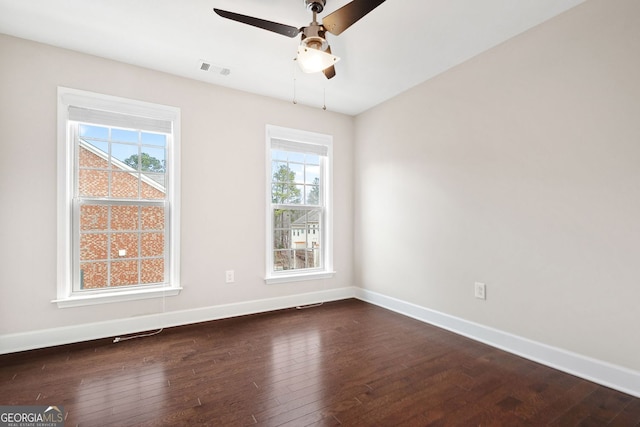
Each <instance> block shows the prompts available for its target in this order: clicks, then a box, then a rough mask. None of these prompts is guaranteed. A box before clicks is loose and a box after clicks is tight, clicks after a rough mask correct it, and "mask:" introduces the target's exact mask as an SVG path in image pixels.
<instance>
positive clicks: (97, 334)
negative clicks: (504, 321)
mask: <svg viewBox="0 0 640 427" xmlns="http://www.w3.org/2000/svg"><path fill="white" fill-rule="evenodd" d="M354 297H355V298H358V299H360V300H362V301H366V302H368V303H371V304H375V305H378V306H380V307H383V308H386V309H388V310H391V311H395V312H397V313H400V314H403V315H405V316H408V317H411V318H414V319H417V320H420V321H422V322H425V323H429V324H432V325H434V326H437V327H440V328H443V329H446V330H449V331H451V332H454V333H456V334H459V335H462V336H465V337H468V338H471V339H473V340H476V341H480V342H482V343H485V344H488V345H491V346H493V347H496V348H499V349H501V350H505V351H507V352H509V353H513V354H516V355H518V356H522V357H524V358H527V359H530V360H533V361H535V362H538V363H541V364H543V365H546V366H549V367H551V368H554V369H558V370H560V371H563V372H567V373H569V374H571V375H575V376H577V377H580V378H584V379H586V380H589V381H593V382H595V383H598V384H601V385H604V386H606V387H610V388H613V389H615V390H619V391H621V392H623V393H627V394H630V395H632V396H636V397H640V372H637V371H633V370H631V369H627V368H624V367H620V366H617V365H613V364H610V363H607V362H603V361H601V360H596V359H592V358H589V357H586V356H583V355H580V354H576V353H572V352H569V351H566V350H563V349H560V348H556V347H551V346H548V345H546V344H542V343H539V342H535V341H531V340H528V339H526V338H522V337H519V336H517V335H513V334H510V333H507V332H504V331H500V330H497V329H493V328H489V327H487V326H483V325H480V324H477V323H474V322H470V321H468V320H464V319H461V318H458V317H454V316H450V315H448V314H445V313H440V312H437V311H435V310H430V309H428V308H425V307H421V306H418V305H415V304H412V303H409V302H406V301H402V300H399V299H396V298H392V297H388V296H385V295H382V294H379V293H376V292H372V291H368V290H366V289H360V288H354V287H346V288H339V289H331V290H326V291H320V292H312V293H306V294H298V295H289V296H285V297H277V298H268V299H262V300H254V301H244V302H239V303H233V304H225V305H217V306H211V307H204V308H198V309H193V310H184V311H175V312H169V313H158V314H153V315H148V316H139V317H131V318H127V319H117V320H111V321H106V322H98V323H90V324H82V325H75V326H68V327H62V328H52V329H44V330H38V331H32V332H25V333H17V334H7V335H0V354H6V353H15V352H19V351H25V350H33V349H38V348H44V347H52V346H56V345H63V344H71V343H76V342H82V341H89V340H95V339H102V338H109V337H117V336H120V335H129V334H135V333H139V332H143V331H150V330H154V329H159V328H168V327H172V326H182V325H188V324H192V323H198V322H207V321H211V320H218V319H225V318H229V317H236V316H243V315H247V314H256V313H264V312H268V311H273V310H280V309H285V308H292V307H297V306H301V305H308V304H315V303H318V302H323V301H324V302H328V301H337V300H342V299H348V298H354Z"/></svg>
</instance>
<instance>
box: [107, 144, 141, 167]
mask: <svg viewBox="0 0 640 427" xmlns="http://www.w3.org/2000/svg"><path fill="white" fill-rule="evenodd" d="M111 157H112V158H113V159H115V160H118V161H120V162H122V163H124V164H125V165H127V166H129V167H130V168H132V169H134V170H138V163H139V156H138V146H137V145H131V144H111ZM112 167H113V168H114V169H120V170H122V169H124V170H127V168H123V167H122V164H121V163H120V164H119V163H117V162H114V163H113V164H112Z"/></svg>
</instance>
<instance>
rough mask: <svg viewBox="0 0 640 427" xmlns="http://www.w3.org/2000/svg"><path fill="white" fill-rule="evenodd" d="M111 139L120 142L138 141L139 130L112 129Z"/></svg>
mask: <svg viewBox="0 0 640 427" xmlns="http://www.w3.org/2000/svg"><path fill="white" fill-rule="evenodd" d="M111 140H112V141H120V142H136V143H137V142H138V132H137V131H135V130H125V129H116V128H112V129H111Z"/></svg>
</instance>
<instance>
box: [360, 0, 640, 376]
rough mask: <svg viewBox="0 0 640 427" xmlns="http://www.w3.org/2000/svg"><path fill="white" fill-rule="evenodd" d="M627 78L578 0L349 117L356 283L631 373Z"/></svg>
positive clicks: (630, 84)
mask: <svg viewBox="0 0 640 427" xmlns="http://www.w3.org/2000/svg"><path fill="white" fill-rule="evenodd" d="M639 76H640V2H638V1H635V0H615V1H609V0H591V1H588V2H586V3H584V4H582V5H580V6H578V7H576V8H575V9H572V10H570V11H568V12H567V13H565V14H563V15H560V16H559V17H557V18H556V19H553V20H551V21H548V22H546V23H545V24H543V25H541V26H539V27H536V28H534V29H532V30H531V31H528V32H526V33H524V34H522V35H521V36H519V37H516V38H514V39H512V40H510V41H508V42H506V43H504V44H502V45H500V46H498V47H496V48H494V49H492V50H491V51H489V52H486V53H484V54H481V55H479V56H477V57H475V58H474V59H472V60H470V61H468V62H466V63H464V64H462V65H460V66H458V67H456V68H454V69H452V70H450V71H447V72H446V73H444V74H442V75H440V76H438V77H437V78H434V79H432V80H430V81H428V82H425V83H424V84H422V85H420V86H418V87H415V88H413V89H412V90H410V91H408V92H406V93H404V94H402V95H400V96H398V97H396V98H394V99H392V100H390V101H388V102H386V103H384V104H382V105H380V106H378V107H376V108H373V109H372V110H370V111H368V112H366V113H364V114H362V115H360V116H358V117H357V119H356V130H357V137H356V151H355V160H356V169H355V170H356V173H355V176H356V189H355V194H356V197H357V201H356V211H355V212H356V218H355V225H356V240H355V248H356V255H355V259H356V277H357V284H358V285H359V286H360V287H362V288H365V289H367V290H370V291H374V292H377V293H380V294H383V295H386V296H390V297H394V298H397V299H400V300H403V301H408V302H412V303H414V304H417V305H419V306H422V307H427V308H429V309H432V310H435V311H439V312H443V313H447V314H449V315H453V316H457V317H459V318H462V319H466V320H468V321H471V322H476V323H479V324H482V325H485V326H489V327H492V328H496V329H499V330H502V331H505V332H508V333H512V334H515V335H519V336H521V337H524V338H528V339H531V340H534V341H537V342H540V343H544V344H548V345H551V346H554V347H558V348H561V349H566V350H569V351H572V352H576V353H580V354H582V355H585V356H588V357H593V358H596V359H600V360H603V361H607V362H610V363H613V364H617V365H620V366H625V367H628V368H632V369H635V370H640V357H638V355H639V354H640V328H638V325H639V324H640V315H639V313H640V310H639V309H638V302H639V301H640V258H639V255H640V124H639V123H640V119H639V118H640V77H639ZM476 281H477V282H484V283H486V285H487V300H486V301H482V300H478V299H475V298H474V294H473V285H474V282H476Z"/></svg>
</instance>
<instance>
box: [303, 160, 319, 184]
mask: <svg viewBox="0 0 640 427" xmlns="http://www.w3.org/2000/svg"><path fill="white" fill-rule="evenodd" d="M304 183H305V184H315V185H319V184H320V167H319V166H308V165H307V167H306V168H305V177H304Z"/></svg>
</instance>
